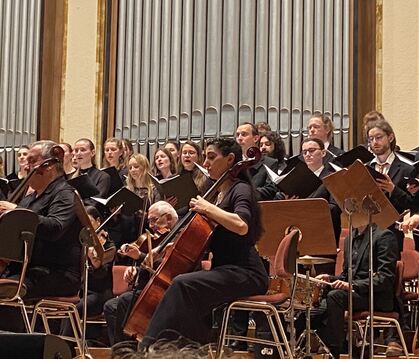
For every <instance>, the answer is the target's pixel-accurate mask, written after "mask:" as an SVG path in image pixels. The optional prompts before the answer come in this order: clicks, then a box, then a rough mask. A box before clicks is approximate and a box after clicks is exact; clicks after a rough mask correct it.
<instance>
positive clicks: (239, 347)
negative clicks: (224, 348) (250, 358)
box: [228, 340, 247, 352]
mask: <svg viewBox="0 0 419 359" xmlns="http://www.w3.org/2000/svg"><path fill="white" fill-rule="evenodd" d="M228 347H229V348H230V349H232V350H234V351H235V352H247V343H246V342H241V341H239V340H233V341H232V342H231V343H230V344H229V345H228Z"/></svg>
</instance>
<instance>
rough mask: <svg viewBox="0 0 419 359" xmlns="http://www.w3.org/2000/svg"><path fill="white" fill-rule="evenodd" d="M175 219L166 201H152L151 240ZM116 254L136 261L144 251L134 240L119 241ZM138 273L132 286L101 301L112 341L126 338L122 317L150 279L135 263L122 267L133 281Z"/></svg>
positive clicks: (165, 232)
mask: <svg viewBox="0 0 419 359" xmlns="http://www.w3.org/2000/svg"><path fill="white" fill-rule="evenodd" d="M177 219H178V216H177V213H176V211H175V209H174V208H173V207H172V206H171V205H170V204H169V203H167V202H165V201H158V202H156V203H154V204H152V205H151V206H150V208H149V209H148V224H149V227H150V229H151V231H152V232H153V238H152V240H156V239H157V238H156V237H157V236H159V237H160V238H159V239H162V238H163V237H164V236H165V235H166V234H167V233H168V232H169V231H170V230H171V229H172V228H173V227H174V225H175V224H176V222H177ZM119 254H120V255H123V256H128V257H131V258H132V259H135V260H137V261H138V260H140V259H141V260H143V259H144V258H145V254H144V253H141V252H140V250H139V248H138V246H137V245H136V244H135V243H133V244H124V245H122V247H121V249H120V250H119ZM158 263H159V261H158V260H157V261H155V266H157V265H158ZM137 274H138V279H137V280H136V286H135V287H134V288H133V290H131V291H128V292H125V293H123V294H122V295H120V296H119V297H117V298H112V299H109V300H108V301H107V302H106V303H105V305H104V314H105V320H106V324H107V327H108V335H109V342H110V343H111V345H113V344H115V343H118V342H121V341H123V340H124V339H126V337H125V336H124V333H123V327H124V322H125V317H126V316H127V314H129V313H128V311H129V308H130V306H131V303H133V302H134V301H135V299H136V297H137V296H138V294H139V292H138V291H139V290H141V289H142V288H143V287H144V285H145V284H147V281H148V279H149V272H148V271H147V270H144V269H140V267H137V266H129V267H127V269H126V270H125V273H124V280H125V281H126V282H128V283H132V282H133V281H134V278H135V277H136V276H137Z"/></svg>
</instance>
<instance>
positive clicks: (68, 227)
mask: <svg viewBox="0 0 419 359" xmlns="http://www.w3.org/2000/svg"><path fill="white" fill-rule="evenodd" d="M55 145H56V144H55V143H54V142H52V141H38V142H35V143H33V144H32V145H31V147H30V149H29V152H28V156H27V161H28V165H27V167H28V168H27V170H28V171H29V170H33V169H34V170H35V172H34V173H33V175H32V177H31V178H30V181H29V185H30V187H31V191H32V192H31V193H30V194H28V195H26V196H25V197H23V199H22V200H21V201H20V202H19V204H18V205H17V204H14V203H10V202H7V201H0V213H1V212H3V211H5V210H13V209H15V208H16V207H21V208H27V209H30V210H32V211H33V212H35V213H36V214H38V217H39V225H38V228H37V231H36V235H35V240H34V245H33V250H32V256H31V260H30V263H29V266H28V270H27V272H26V276H25V285H26V295H25V297H24V299H30V298H41V297H47V296H54V297H60V296H61V297H64V296H73V295H77V293H78V291H79V289H80V278H81V274H80V256H81V245H80V241H79V233H80V230H81V224H80V222H79V220H78V219H77V216H76V213H75V206H74V189H73V188H72V187H71V186H70V185H69V184H68V183H67V181H66V179H65V176H64V171H63V167H62V163H61V162H60V161H59V159H57V157H54V156H53V155H51V149H52V148H53V146H55ZM48 159H51V160H49V161H48ZM19 272H20V268H18V267H17V266H13V265H10V266H9V267H8V268H7V269H6V273H5V274H6V275H7V276H8V277H12V278H13V277H16V276H18V275H19V274H18V273H19ZM2 309H6V308H2ZM1 316H2V320H1V322H2V323H4V324H7V325H9V324H10V321H9V320H8V319H5V316H3V313H1ZM16 324H18V322H16Z"/></svg>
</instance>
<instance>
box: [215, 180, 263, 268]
mask: <svg viewBox="0 0 419 359" xmlns="http://www.w3.org/2000/svg"><path fill="white" fill-rule="evenodd" d="M252 191H253V189H252V187H251V185H250V184H248V183H246V182H243V181H239V180H237V181H236V182H235V183H234V184H233V186H232V187H231V188H230V190H229V191H228V192H227V194H226V196H225V197H224V199H223V201H222V202H221V204H220V205H219V207H220V208H221V209H223V210H225V211H227V212H231V213H236V214H238V215H239V216H240V218H241V219H242V220H243V221H244V222H246V223H247V225H248V228H249V230H248V232H247V234H245V235H243V236H241V235H238V234H236V233H234V232H231V231H229V230H227V229H226V228H224V227H223V226H221V225H218V226H217V227H216V228H215V230H214V232H213V234H212V238H211V245H210V250H211V251H212V253H213V256H214V257H213V260H212V264H213V266H214V267H217V266H220V265H225V264H234V265H240V266H248V265H250V262H252V263H253V260H252V259H251V258H250V257H251V253H253V252H251V251H250V249H251V248H252V247H253V245H254V244H255V242H256V240H257V238H256V219H257V212H256V209H257V202H256V199H255V196H254V195H252Z"/></svg>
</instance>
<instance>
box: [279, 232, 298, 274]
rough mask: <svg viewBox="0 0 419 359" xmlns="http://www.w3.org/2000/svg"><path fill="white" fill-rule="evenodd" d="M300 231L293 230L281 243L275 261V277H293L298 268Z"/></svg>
mask: <svg viewBox="0 0 419 359" xmlns="http://www.w3.org/2000/svg"><path fill="white" fill-rule="evenodd" d="M299 238H300V231H299V230H298V229H293V230H292V231H290V233H288V234H287V235H286V236H285V237H284V238H283V239H282V241H281V242H280V243H279V245H278V248H277V250H276V253H275V259H274V275H276V276H278V277H291V276H293V275H294V274H295V273H296V268H297V246H298V241H299Z"/></svg>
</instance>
